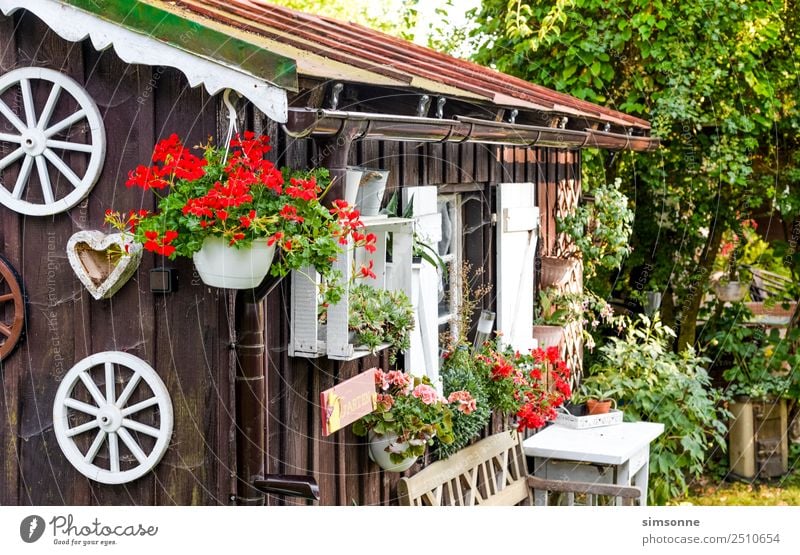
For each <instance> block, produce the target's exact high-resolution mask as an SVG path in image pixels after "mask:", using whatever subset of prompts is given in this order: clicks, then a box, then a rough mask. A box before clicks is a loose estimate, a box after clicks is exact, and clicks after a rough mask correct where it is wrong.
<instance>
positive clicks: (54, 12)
mask: <svg viewBox="0 0 800 555" xmlns="http://www.w3.org/2000/svg"><path fill="white" fill-rule="evenodd" d="M19 9H24V10H27V11H29V12H31V13H33V14H34V15H36V17H38V18H39V19H41V20H42V21H44V23H45V24H46V25H47V26H48V27H49V28H50V29H52V30H53V31H54V32H55V33H57V34H58V36H60V37H61V38H63V39H65V40H68V41H71V42H79V41H82V40H84V39H86V38H87V37H88V38H89V39H90V40H91V41H92V45H93V46H94V48H95V49H96V50H98V51H101V50H105V49H106V48H108V47H109V46H111V47H113V48H114V51H115V52H116V53H117V56H119V57H120V59H121V60H122V61H124V62H126V63H129V64H143V65H149V66H169V67H174V68H175V69H177V70H179V71H180V72H182V73H183V74H184V75H185V76H186V79H187V80H188V81H189V85H190V86H192V87H197V86H200V85H203V86H204V87H205V89H206V90H207V91H208V92H209V94H211V95H215V94H217V93H219V92H221V91H223V90H225V89H232V90H234V91H236V92H237V93H239V94H240V95H241V96H244V97H245V98H247V99H248V100H250V101H251V102H252V103H253V104H254V105H255V106H256V107H257V108H258V109H259V110H261V111H262V112H263V113H264V114H265V115H266V116H267V117H269V118H270V119H272V120H274V121H276V122H278V123H285V122H286V119H287V114H288V111H287V106H288V101H287V99H286V91H285V90H283V89H281V88H279V87H276V86H275V85H272V84H270V83H267V82H266V81H264V80H262V79H258V78H256V77H253V76H252V75H249V74H247V73H244V72H242V71H240V70H238V69H237V68H233V67H231V66H228V65H226V64H224V63H222V62H216V61H211V60H208V59H205V58H201V57H200V56H195V55H193V54H190V53H189V52H186V51H184V50H181V49H180V48H176V47H174V46H170V45H168V44H165V43H163V42H160V41H158V40H155V39H152V38H150V37H147V36H146V35H142V34H139V33H134V32H133V31H129V30H128V29H125V28H124V27H120V26H118V25H115V24H114V23H111V22H109V21H105V20H103V19H101V18H99V17H96V16H94V15H91V14H88V13H86V12H83V11H81V10H78V9H76V8H73V7H71V6H66V5H64V4H59V3H58V2H55V1H53V0H0V10H2V11H3V13H4V14H6V15H11V14H12V13H14V12H15V11H17V10H19Z"/></svg>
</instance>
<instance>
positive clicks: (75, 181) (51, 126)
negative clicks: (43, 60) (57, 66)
mask: <svg viewBox="0 0 800 555" xmlns="http://www.w3.org/2000/svg"><path fill="white" fill-rule="evenodd" d="M37 81H39V82H41V81H46V82H49V83H52V85H51V86H50V92H49V95H48V97H47V101H46V102H45V104H44V106H42V108H41V110H40V111H39V113H38V114H37V110H36V105H35V103H34V96H33V90H34V83H36V82H37ZM9 89H14V90H16V89H19V91H20V93H21V97H22V102H21V104H22V108H21V109H20V111H21V112H23V114H20V115H17V114H16V113H15V112H14V110H13V109H12V108H11V107H9V105H8V104H6V102H5V101H3V100H2V99H1V98H0V124H4V123H5V122H8V123H9V124H10V126H11V132H4V131H0V144H4V145H6V150H5V152H9V150H10V152H9V153H8V154H6V155H5V156H4V157H2V158H0V171H2V172H5V170H6V169H7V168H9V167H11V166H12V165H13V164H15V163H16V162H18V161H20V162H21V163H20V165H19V172H18V173H17V177H16V180H13V181H14V182H13V183H11V182H9V183H6V182H5V179H3V180H2V181H0V204H4V205H6V206H7V207H9V208H11V209H12V210H14V211H16V212H19V213H20V214H26V215H29V216H49V215H52V214H58V213H59V212H64V211H66V210H69V209H70V208H72V207H73V206H75V205H76V204H78V203H79V202H81V201H82V200H83V199H84V198H86V196H87V195H88V194H89V191H91V190H92V187H93V186H94V184H95V182H96V181H97V179H98V178H99V177H100V171H101V170H102V169H103V159H104V158H105V150H106V138H105V129H104V127H103V118H102V117H101V116H100V111H99V110H98V109H97V105H96V104H95V103H94V100H92V97H90V96H89V94H88V93H87V92H86V91H85V90H84V89H83V88H82V87H81V86H80V85H79V84H78V83H77V82H76V81H75V80H74V79H72V78H70V77H68V76H67V75H64V74H63V73H59V72H57V71H53V70H52V69H46V68H40V67H24V68H20V69H15V70H13V71H9V72H8V73H6V74H4V75H2V76H0V95H2V94H3V93H5V92H6V91H8V90H9ZM62 95H69V96H71V97H72V98H73V99H74V101H75V102H76V103H77V105H78V109H77V110H73V111H72V113H71V114H69V115H67V116H65V117H64V118H62V119H61V120H59V121H57V122H55V123H51V119H52V116H53V113H54V112H55V110H56V107H57V105H58V104H59V100H60V99H61V97H62ZM83 120H86V121H87V122H88V127H89V130H90V140H89V142H88V143H79V142H72V141H70V140H62V139H60V138H59V136H60V135H61V134H63V133H64V132H66V131H68V130H69V128H70V127H71V126H72V125H74V124H76V123H79V122H81V121H83ZM5 127H6V129H8V125H6V126H5ZM9 144H10V149H9V148H8V147H7V145H9ZM56 151H63V152H69V153H83V154H85V155H87V156H88V157H89V162H88V165H87V167H86V171H85V172H84V175H83V177H79V176H78V175H77V174H76V173H75V171H74V170H73V169H72V168H71V167H70V166H69V164H67V162H65V161H64V160H63V159H62V157H61V156H59V155H58V154H57V153H56ZM49 166H52V168H53V169H54V170H55V172H56V174H58V175H57V177H58V179H57V180H56V181H57V183H56V184H54V183H53V182H52V180H51V179H50V168H49ZM34 171H35V172H36V174H37V175H38V180H39V187H40V188H41V200H31V201H28V200H26V197H27V195H26V193H27V192H29V191H28V189H29V184H30V181H31V176H32V174H33V173H34ZM62 181H66V186H65V185H61V186H60V187H58V188H57V189H55V190H54V185H59V184H61V182H62ZM58 189H61V190H58Z"/></svg>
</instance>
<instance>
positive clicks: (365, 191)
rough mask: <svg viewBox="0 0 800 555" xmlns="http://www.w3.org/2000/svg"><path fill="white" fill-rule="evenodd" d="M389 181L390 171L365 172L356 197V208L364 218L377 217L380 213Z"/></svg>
mask: <svg viewBox="0 0 800 555" xmlns="http://www.w3.org/2000/svg"><path fill="white" fill-rule="evenodd" d="M388 179H389V170H364V175H363V177H362V178H361V185H360V186H359V188H358V196H357V197H356V206H357V207H358V209H359V211H360V212H361V215H362V216H377V215H378V214H379V213H380V211H381V204H382V203H383V192H384V191H385V190H386V181H387V180H388Z"/></svg>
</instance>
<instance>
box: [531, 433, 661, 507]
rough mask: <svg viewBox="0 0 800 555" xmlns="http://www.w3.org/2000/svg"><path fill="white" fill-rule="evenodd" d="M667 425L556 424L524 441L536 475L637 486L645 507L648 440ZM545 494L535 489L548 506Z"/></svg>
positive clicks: (548, 477) (553, 478)
mask: <svg viewBox="0 0 800 555" xmlns="http://www.w3.org/2000/svg"><path fill="white" fill-rule="evenodd" d="M662 433H664V425H663V424H659V423H652V422H624V423H622V424H617V425H614V426H604V427H600V428H590V429H585V430H574V429H572V428H566V427H564V426H559V425H553V426H550V427H548V428H545V429H544V430H542V431H541V432H539V433H537V434H536V435H533V436H531V437H529V438H528V439H526V440H525V441H524V443H523V448H524V450H525V455H526V456H528V457H533V461H534V467H533V468H534V472H533V473H534V475H535V476H538V477H540V478H544V479H546V480H572V481H581V482H598V483H609V484H617V485H620V486H629V485H632V486H636V487H638V488H639V489H640V490H641V492H642V496H641V505H642V506H644V505H647V479H648V473H649V470H650V442H652V441H653V440H654V439H656V438H657V437H658V436H660V435H661V434H662ZM544 495H546V492H538V491H537V492H535V502H536V504H537V505H544V504H545V503H544Z"/></svg>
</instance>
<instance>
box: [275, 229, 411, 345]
mask: <svg viewBox="0 0 800 555" xmlns="http://www.w3.org/2000/svg"><path fill="white" fill-rule="evenodd" d="M362 221H363V223H364V226H365V227H366V228H367V232H368V233H374V234H375V235H376V236H377V242H376V247H377V249H376V251H375V252H374V253H367V252H366V251H365V250H364V249H363V248H355V249H354V248H353V245H352V243H349V244H348V245H347V246H345V247H344V249H345V251H344V252H343V253H341V254H340V255H339V257H338V258H337V259H336V262H334V267H335V268H336V269H338V270H339V271H340V272H341V275H342V280H343V282H344V284H345V292H344V295H343V297H342V300H341V301H340V302H338V303H336V304H335V305H331V306H329V307H328V319H327V324H326V325H325V330H324V333H321V332H322V331H323V330H322V328H323V326H322V325H320V323H319V318H318V314H319V298H318V295H317V288H318V284H319V279H320V278H319V274H318V273H317V272H316V270H314V269H313V268H305V269H304V270H301V271H295V272H292V277H291V279H292V299H291V335H290V340H289V356H293V357H305V358H317V357H321V356H327V357H328V358H329V359H333V360H353V359H356V358H360V357H363V356H366V355H368V354H370V351H369V350H368V349H366V348H364V347H359V346H358V345H354V344H353V343H352V342H351V340H350V334H349V326H348V320H349V308H350V304H349V297H350V281H351V280H350V278H351V277H352V276H353V274H354V273H355V272H357V271H358V268H360V267H361V265H362V264H364V263H368V262H369V261H370V260H373V261H374V267H373V269H372V271H373V272H374V273H375V278H361V277H359V278H357V279H358V280H359V281H360V282H361V283H366V284H367V285H371V286H372V287H376V288H380V289H386V288H391V289H399V290H401V291H403V292H404V293H405V294H406V295H408V297H409V299H410V298H411V296H412V295H411V293H412V291H411V250H412V240H413V235H414V220H413V219H407V218H389V217H388V216H369V217H363V218H362ZM390 235H391V236H392V245H393V246H392V279H391V283H390V282H389V280H387V262H386V243H387V239H388V238H389V236H390ZM323 336H324V340H323ZM388 346H389V344H388V343H387V344H383V345H381V346H379V347H378V349H377V350H382V349H385V348H387V347H388ZM373 352H374V351H373Z"/></svg>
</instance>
